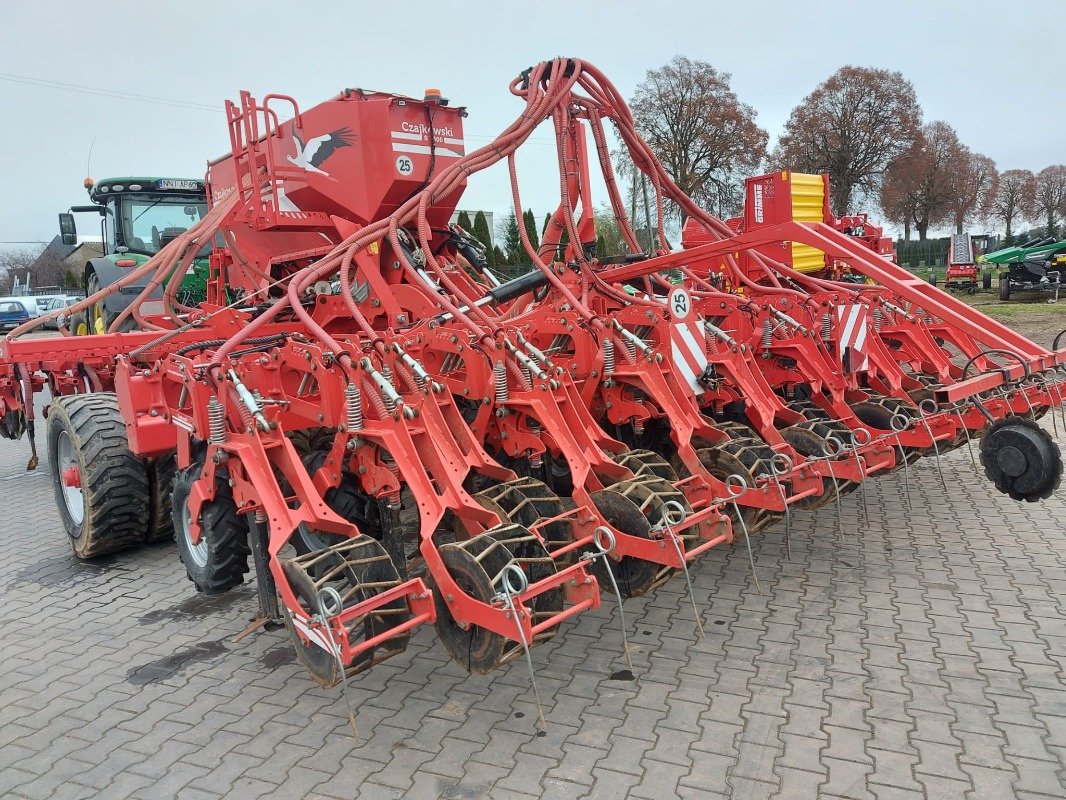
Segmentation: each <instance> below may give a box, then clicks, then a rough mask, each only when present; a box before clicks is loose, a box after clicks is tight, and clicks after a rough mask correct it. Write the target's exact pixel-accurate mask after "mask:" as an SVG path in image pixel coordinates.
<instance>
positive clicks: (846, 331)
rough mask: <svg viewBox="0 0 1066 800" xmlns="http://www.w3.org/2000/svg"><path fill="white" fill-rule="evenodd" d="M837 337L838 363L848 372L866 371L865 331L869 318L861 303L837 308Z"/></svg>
mask: <svg viewBox="0 0 1066 800" xmlns="http://www.w3.org/2000/svg"><path fill="white" fill-rule="evenodd" d="M837 323H838V326H837V335H838V342H839V347H838V350H839V352H840V363H841V365H842V366H844V367H845V368H846V370H847V371H848V372H855V371H858V370H864V369H868V368H869V366H870V359H869V357H868V356H867V355H866V331H867V327H868V325H869V318H868V315H867V313H866V306H864V305H863V304H862V303H854V304H852V305H842V306H837Z"/></svg>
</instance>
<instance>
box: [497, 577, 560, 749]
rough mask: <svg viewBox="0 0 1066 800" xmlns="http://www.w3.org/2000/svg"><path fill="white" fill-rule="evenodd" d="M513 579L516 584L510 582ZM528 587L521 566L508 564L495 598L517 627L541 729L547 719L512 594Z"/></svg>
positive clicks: (544, 726) (546, 722) (519, 592)
mask: <svg viewBox="0 0 1066 800" xmlns="http://www.w3.org/2000/svg"><path fill="white" fill-rule="evenodd" d="M512 577H513V579H514V580H515V582H516V583H517V584H518V585H517V586H515V585H513V584H512V583H511V579H512ZM528 587H529V579H528V578H527V577H526V573H525V572H523V571H522V568H521V567H520V566H518V565H517V564H508V565H507V567H506V568H505V569H504V570H503V572H502V573H501V574H500V593H499V594H498V595H497V596H496V599H498V600H502V601H503V602H504V603H505V604H506V605H507V608H508V609H510V611H511V614H512V615H513V616H514V621H515V626H516V627H517V628H518V638H519V640H520V641H521V642H522V650H524V651H525V655H526V666H527V667H529V682H530V683H531V684H532V685H533V696H534V697H535V698H536V701H537V719H538V720H539V721H540V725H541V730H546V729H547V728H548V721H547V720H546V719H545V718H544V706H543V705H542V704H541V702H540V690H539V689H538V688H537V675H536V673H535V672H534V671H533V656H531V655H530V654H529V642H527V641H526V632H525V631H524V630H522V621H521V620H520V619H519V618H518V609H516V608H515V604H514V596H515V595H516V594H522V592H524V591H525V590H526V589H527V588H528Z"/></svg>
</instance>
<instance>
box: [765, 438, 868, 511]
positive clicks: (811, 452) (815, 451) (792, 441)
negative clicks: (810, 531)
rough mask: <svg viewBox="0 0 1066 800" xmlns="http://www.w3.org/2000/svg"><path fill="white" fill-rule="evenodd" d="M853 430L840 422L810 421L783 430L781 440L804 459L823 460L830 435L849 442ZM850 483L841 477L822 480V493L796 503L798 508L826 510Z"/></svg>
mask: <svg viewBox="0 0 1066 800" xmlns="http://www.w3.org/2000/svg"><path fill="white" fill-rule="evenodd" d="M849 434H850V431H849V429H848V427H847V426H846V425H844V424H843V423H840V422H831V421H828V420H818V419H815V420H809V421H808V422H800V423H797V424H796V425H790V426H789V427H787V428H783V429H782V430H781V438H783V439H784V440H785V441H786V442H788V444H789V446H790V447H791V448H792V449H793V450H795V451H796V452H797V453H799V454H800V455H801V456H804V457H805V458H811V459H821V458H825V456H826V449H827V448H826V441H827V440H828V439H829V437H830V436H836V438H837V439H839V440H840V441H841V442H847V441H848V439H849V438H850V435H849ZM849 483H851V481H845V480H842V479H840V478H838V479H837V480H836V482H835V483H834V481H833V479H832V478H831V477H830V478H822V493H821V494H820V495H816V496H814V497H804V498H803V499H802V500H799V501H798V502H797V503H796V508H799V509H803V510H806V511H813V510H816V509H819V508H824V507H825V506H827V505H829V504H830V503H832V502H833V499H834V497H835V495H836V493H837V490H838V488H839V491H840V493H841V494H845V493H846V492H845V486H846V485H847V484H849Z"/></svg>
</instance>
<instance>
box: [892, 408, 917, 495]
mask: <svg viewBox="0 0 1066 800" xmlns="http://www.w3.org/2000/svg"><path fill="white" fill-rule="evenodd" d="M888 423H889V425H891V426H892V430H894V431H895V432H896V433H903V431H905V430H907V428H909V427H910V425H911V418H910V417H908V416H907V415H906V414H893V415H892V418H891V419H890V420H889V421H888ZM896 447H898V448H899V460H900V462H901V463H902V464H903V485H904V486H905V487H906V488H907V512H908V513H911V512H913V511H914V504H913V503H912V502H911V468H910V464H908V463H907V452H906V451H905V450H904V449H903V443H902V442H901V441H900V440H899V436H897V437H896Z"/></svg>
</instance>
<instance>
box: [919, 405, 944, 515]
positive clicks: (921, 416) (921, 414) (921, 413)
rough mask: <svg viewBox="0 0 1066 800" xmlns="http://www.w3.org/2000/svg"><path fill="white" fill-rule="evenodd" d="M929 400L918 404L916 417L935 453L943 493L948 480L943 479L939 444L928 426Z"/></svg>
mask: <svg viewBox="0 0 1066 800" xmlns="http://www.w3.org/2000/svg"><path fill="white" fill-rule="evenodd" d="M930 402H932V401H930V400H923V401H922V402H921V403H919V404H918V415H919V416H918V418H919V419H920V420H921V421H922V424H923V425H924V426H925V432H926V433H928V434H929V440H930V441H931V442H932V443H933V453H934V454H935V455H936V471H937V474H938V475H940V485H941V486H942V487H943V489H944V494H947V493H948V482H947V481H946V480H944V468H943V467H942V466H941V464H940V446H939V445H937V443H936V439H935V438H934V437H933V429H932V428H931V427H930V426H929V418H928V417H927V416H926V410H925V409H926V408H928V406H927V405H926V404H927V403H930ZM933 405H934V407H935V405H936V404H935V403H934V404H933Z"/></svg>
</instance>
